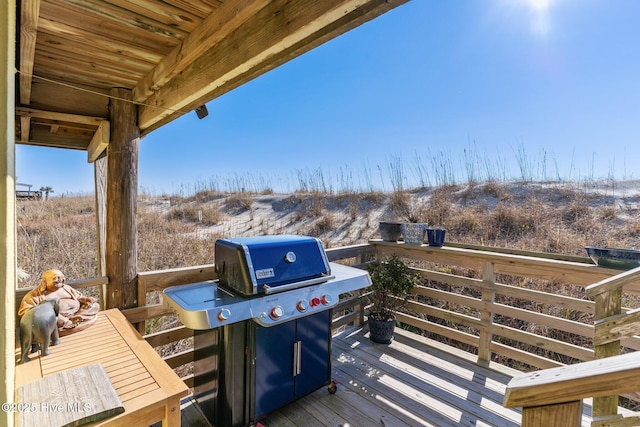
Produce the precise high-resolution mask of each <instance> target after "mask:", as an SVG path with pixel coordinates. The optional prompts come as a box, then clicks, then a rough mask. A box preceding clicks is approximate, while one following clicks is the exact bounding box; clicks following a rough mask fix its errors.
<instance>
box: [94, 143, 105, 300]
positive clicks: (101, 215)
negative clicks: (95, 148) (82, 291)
mask: <svg viewBox="0 0 640 427" xmlns="http://www.w3.org/2000/svg"><path fill="white" fill-rule="evenodd" d="M93 175H94V182H95V193H96V195H95V203H96V236H97V239H96V241H97V243H98V245H97V246H98V248H97V249H98V260H97V261H98V276H106V275H107V269H106V251H107V250H106V248H107V152H106V150H105V151H104V152H103V153H102V155H100V157H98V158H97V159H96V160H95V162H93ZM106 295H107V285H103V286H102V287H101V289H100V307H101V308H103V309H104V308H105V299H106Z"/></svg>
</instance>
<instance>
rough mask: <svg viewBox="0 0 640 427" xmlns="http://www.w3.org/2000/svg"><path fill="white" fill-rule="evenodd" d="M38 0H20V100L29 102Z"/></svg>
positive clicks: (36, 30) (38, 8) (38, 12)
mask: <svg viewBox="0 0 640 427" xmlns="http://www.w3.org/2000/svg"><path fill="white" fill-rule="evenodd" d="M39 15H40V0H22V6H21V16H20V71H21V74H20V102H21V103H22V104H23V105H29V104H30V103H31V74H32V73H33V62H34V58H35V55H36V36H37V33H38V16H39Z"/></svg>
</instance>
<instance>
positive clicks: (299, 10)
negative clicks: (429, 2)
mask: <svg viewBox="0 0 640 427" xmlns="http://www.w3.org/2000/svg"><path fill="white" fill-rule="evenodd" d="M406 1H408V0H323V1H321V2H309V1H308V0H289V1H285V0H278V1H273V2H270V3H269V4H268V5H267V6H265V7H264V8H262V9H261V10H259V11H258V12H257V13H256V14H255V15H253V16H251V17H250V18H249V19H248V20H247V21H246V22H244V23H243V24H242V25H241V26H240V27H238V28H237V29H236V30H234V31H233V32H231V33H230V34H229V35H228V36H226V37H225V38H224V39H222V40H220V41H219V42H218V43H216V44H215V45H214V46H212V47H211V48H210V49H209V50H207V51H206V52H205V53H204V54H202V55H201V56H200V57H199V58H197V59H196V60H195V61H193V62H192V63H191V64H190V65H189V66H188V67H187V68H185V69H184V70H183V71H182V72H180V73H179V74H178V75H176V76H175V77H174V78H173V79H171V80H170V81H169V82H168V83H167V84H166V85H164V86H163V87H160V88H158V89H156V90H155V92H154V94H153V95H152V96H150V97H149V98H148V99H146V100H144V103H145V104H147V105H146V106H141V107H140V108H139V110H138V111H139V113H138V125H139V127H140V129H141V130H142V132H143V133H145V134H146V133H148V132H150V131H151V130H153V129H156V128H158V127H160V126H161V125H163V124H165V123H167V122H169V121H171V120H173V119H175V118H177V117H179V116H181V115H183V114H185V112H188V111H190V110H192V109H194V108H196V107H197V106H199V105H202V104H203V103H205V102H208V101H210V100H211V99H213V98H215V97H217V96H220V95H222V94H224V93H226V92H227V91H229V90H231V89H233V88H234V87H237V86H239V85H241V84H243V83H246V82H247V81H249V80H251V79H253V78H255V77H257V76H259V75H260V74H262V73H264V72H266V71H268V70H270V69H272V68H274V67H276V66H278V65H281V64H283V63H284V62H286V61H288V60H290V59H293V58H295V57H296V56H299V55H300V54H302V53H304V52H306V51H308V50H310V49H312V48H314V47H316V46H318V45H319V44H321V43H324V42H326V41H327V40H330V39H332V38H334V37H336V36H338V35H340V34H342V33H344V32H345V31H348V30H350V29H351V28H354V27H355V26H357V25H360V24H362V23H363V22H366V21H368V20H370V19H373V18H375V17H376V16H378V15H381V14H382V13H385V12H387V11H389V10H391V9H393V8H395V7H397V6H399V5H401V4H403V3H406Z"/></svg>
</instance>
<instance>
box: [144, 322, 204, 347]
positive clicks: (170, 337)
mask: <svg viewBox="0 0 640 427" xmlns="http://www.w3.org/2000/svg"><path fill="white" fill-rule="evenodd" d="M191 337H193V329H189V328H186V327H184V326H179V327H177V328H173V329H167V330H166V331H161V332H156V333H154V334H148V335H145V337H144V338H145V339H146V340H147V342H148V343H149V345H151V347H159V346H161V345H165V344H169V343H172V342H174V341H178V340H182V339H186V338H191Z"/></svg>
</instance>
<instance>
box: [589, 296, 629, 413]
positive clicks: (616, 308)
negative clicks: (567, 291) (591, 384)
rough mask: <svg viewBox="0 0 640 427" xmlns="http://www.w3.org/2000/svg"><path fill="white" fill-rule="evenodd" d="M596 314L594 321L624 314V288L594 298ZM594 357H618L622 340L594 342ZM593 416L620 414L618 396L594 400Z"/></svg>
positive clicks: (595, 398)
mask: <svg viewBox="0 0 640 427" xmlns="http://www.w3.org/2000/svg"><path fill="white" fill-rule="evenodd" d="M594 300H595V303H596V313H595V316H594V321H596V322H597V321H598V320H601V319H605V318H607V317H610V316H615V315H617V314H620V313H622V288H617V289H613V290H610V291H606V292H603V293H601V294H598V295H596V296H595V298H594ZM593 344H594V352H595V354H594V356H595V358H596V359H603V358H605V357H611V356H617V355H618V354H620V340H616V341H613V342H610V343H606V344H598V342H594V343H593ZM592 412H593V416H594V417H601V416H603V415H615V414H617V413H618V396H617V395H616V396H603V397H594V398H593V409H592Z"/></svg>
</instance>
